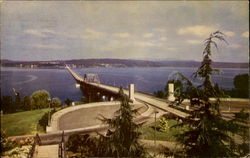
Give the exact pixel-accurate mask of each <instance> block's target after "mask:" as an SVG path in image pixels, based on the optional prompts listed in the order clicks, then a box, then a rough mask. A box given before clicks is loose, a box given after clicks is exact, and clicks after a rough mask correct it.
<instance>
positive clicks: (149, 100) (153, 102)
mask: <svg viewBox="0 0 250 158" xmlns="http://www.w3.org/2000/svg"><path fill="white" fill-rule="evenodd" d="M66 69H67V70H68V71H69V72H70V74H71V75H72V76H73V77H74V79H75V80H76V81H77V82H78V83H79V84H81V83H85V84H88V85H91V86H94V87H96V88H99V89H103V90H106V91H110V92H113V93H118V92H119V87H115V86H110V85H105V84H101V83H94V82H87V81H84V79H83V78H82V77H81V76H79V75H78V74H77V73H75V72H74V71H73V70H72V69H71V68H70V67H68V66H67V65H66ZM124 93H125V94H126V95H129V91H128V90H126V89H124ZM134 97H135V100H136V101H138V102H141V103H144V104H148V105H150V106H153V107H155V108H158V109H160V110H163V111H165V112H170V113H172V114H174V115H177V116H179V117H182V118H185V117H187V116H188V114H187V113H185V112H182V111H180V110H177V109H174V108H171V107H169V106H168V105H169V102H167V101H165V100H161V99H158V98H156V97H154V96H152V95H149V94H145V93H141V92H135V94H134Z"/></svg>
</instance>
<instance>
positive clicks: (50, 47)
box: [29, 44, 64, 49]
mask: <svg viewBox="0 0 250 158" xmlns="http://www.w3.org/2000/svg"><path fill="white" fill-rule="evenodd" d="M29 46H31V47H33V48H39V49H63V48H64V47H63V46H59V45H47V44H32V45H29Z"/></svg>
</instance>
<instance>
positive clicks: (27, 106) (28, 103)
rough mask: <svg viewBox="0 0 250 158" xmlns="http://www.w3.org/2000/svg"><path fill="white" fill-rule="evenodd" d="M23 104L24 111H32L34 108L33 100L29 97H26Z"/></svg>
mask: <svg viewBox="0 0 250 158" xmlns="http://www.w3.org/2000/svg"><path fill="white" fill-rule="evenodd" d="M22 104H23V109H24V110H32V108H33V107H32V105H31V100H30V97H29V96H24V98H23V101H22Z"/></svg>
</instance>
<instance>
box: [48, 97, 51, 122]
mask: <svg viewBox="0 0 250 158" xmlns="http://www.w3.org/2000/svg"><path fill="white" fill-rule="evenodd" d="M48 101H49V116H48V126H50V104H51V99H50V98H49V99H48Z"/></svg>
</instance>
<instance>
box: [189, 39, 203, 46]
mask: <svg viewBox="0 0 250 158" xmlns="http://www.w3.org/2000/svg"><path fill="white" fill-rule="evenodd" d="M186 42H187V43H189V44H193V45H199V44H202V41H201V40H187V41H186Z"/></svg>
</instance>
